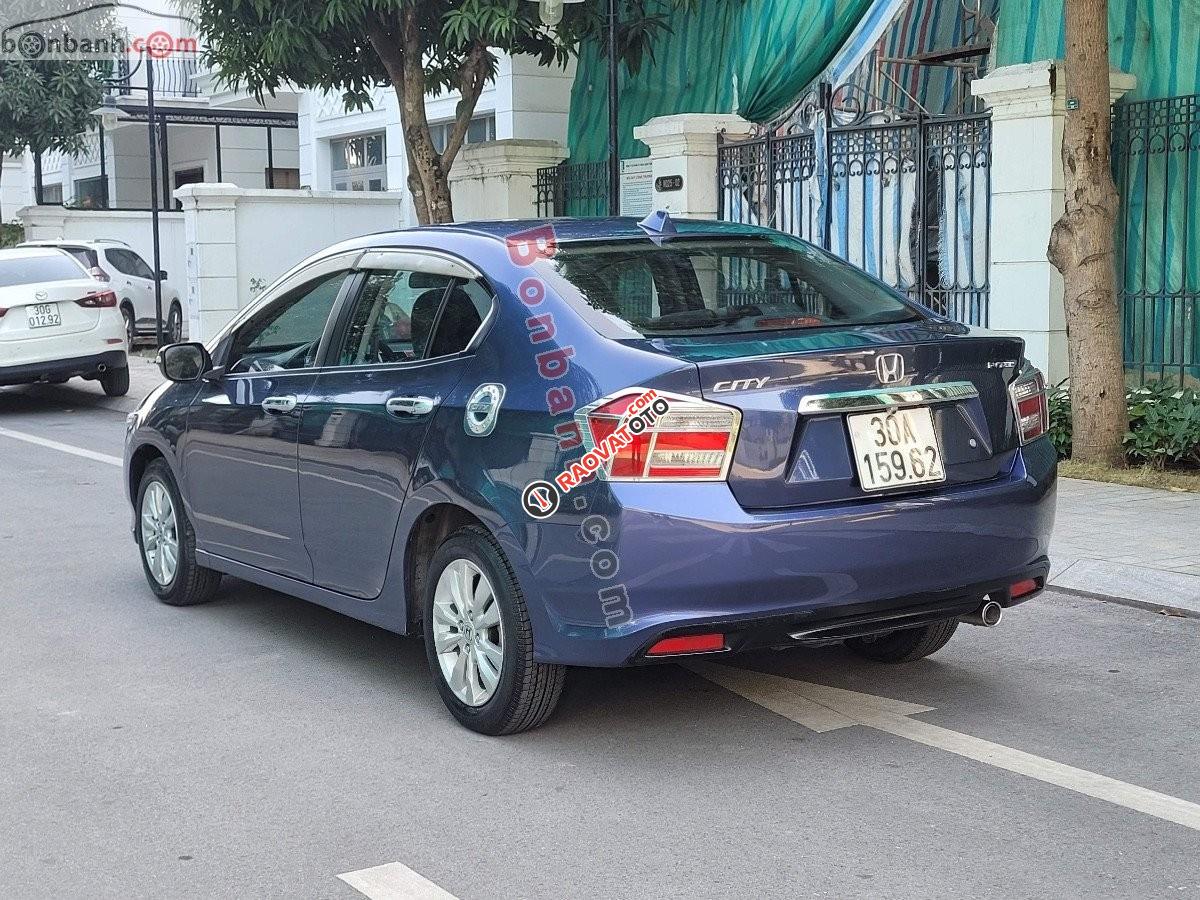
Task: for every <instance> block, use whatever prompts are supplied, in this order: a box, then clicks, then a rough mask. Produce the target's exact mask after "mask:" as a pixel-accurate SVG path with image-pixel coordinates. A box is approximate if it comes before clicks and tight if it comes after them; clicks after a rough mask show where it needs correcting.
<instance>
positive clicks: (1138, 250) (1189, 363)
mask: <svg viewBox="0 0 1200 900" xmlns="http://www.w3.org/2000/svg"><path fill="white" fill-rule="evenodd" d="M1113 166H1114V174H1115V177H1116V182H1117V190H1118V192H1119V193H1120V196H1121V205H1120V211H1119V213H1118V221H1117V286H1118V289H1119V292H1120V302H1121V309H1122V313H1123V330H1124V344H1125V371H1126V376H1127V378H1128V379H1129V381H1130V382H1132V383H1134V384H1142V383H1145V382H1146V381H1153V380H1157V379H1169V380H1174V381H1177V382H1178V383H1179V384H1180V385H1181V386H1184V385H1186V386H1190V387H1200V197H1198V196H1197V195H1198V194H1200V95H1191V96H1186V97H1167V98H1163V99H1159V100H1145V101H1139V102H1135V103H1121V104H1118V105H1117V106H1116V107H1115V109H1114V111H1113Z"/></svg>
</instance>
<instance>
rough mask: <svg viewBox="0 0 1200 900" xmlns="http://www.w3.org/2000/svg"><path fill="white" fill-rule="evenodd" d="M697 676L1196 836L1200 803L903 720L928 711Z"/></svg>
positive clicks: (775, 708) (787, 683) (795, 717)
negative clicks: (1041, 783)
mask: <svg viewBox="0 0 1200 900" xmlns="http://www.w3.org/2000/svg"><path fill="white" fill-rule="evenodd" d="M688 668H690V669H691V670H692V671H693V672H695V673H696V674H697V675H700V676H702V677H704V678H707V679H708V680H709V681H712V682H714V683H716V684H719V685H721V686H722V687H724V688H726V689H728V690H730V691H733V692H734V693H735V694H738V695H740V696H742V697H745V698H746V699H747V700H749V701H751V702H752V703H756V704H758V705H759V706H762V707H764V708H766V709H769V710H771V711H772V712H774V713H778V714H779V715H781V716H784V717H785V718H788V719H791V720H792V721H793V722H796V723H798V724H800V725H803V726H805V727H806V728H809V729H811V730H813V731H817V732H823V731H832V730H833V729H835V728H848V727H850V726H852V725H865V726H867V727H868V728H874V729H877V730H878V731H884V732H887V733H888V734H893V735H895V736H896V737H902V738H906V739H908V740H910V741H915V742H916V743H918V744H924V745H926V746H927V747H936V748H938V749H939V750H945V751H947V752H949V753H954V754H956V755H958V756H963V757H966V758H967V759H973V760H975V761H977V762H981V763H986V764H987V765H989V766H995V767H997V768H999V769H1006V770H1007V771H1009V772H1015V773H1016V774H1018V775H1025V776H1026V777H1028V778H1035V779H1037V780H1038V781H1044V782H1046V783H1047V784H1053V785H1057V786H1058V787H1063V788H1066V789H1067V790H1070V791H1075V792H1076V793H1080V794H1086V795H1087V796H1089V797H1094V798H1096V799H1097V800H1104V801H1105V802H1107V803H1113V804H1115V805H1117V806H1122V807H1124V808H1126V809H1132V810H1135V811H1136V812H1140V813H1145V814H1146V815H1148V816H1154V817H1155V818H1156V819H1163V820H1164V821H1167V822H1174V823H1175V824H1177V825H1183V826H1184V827H1185V828H1191V829H1193V830H1196V831H1200V804H1196V803H1192V802H1190V801H1188V800H1181V799H1179V798H1178V797H1172V796H1170V795H1169V794H1163V793H1159V792H1158V791H1152V790H1150V789H1148V788H1144V787H1139V786H1137V785H1136V784H1129V783H1127V782H1124V781H1118V780H1117V779H1115V778H1109V777H1108V776H1107V775H1097V774H1096V773H1095V772H1089V771H1087V770H1086V769H1077V768H1075V767H1074V766H1068V765H1065V764H1064V763H1060V762H1055V761H1054V760H1052V759H1045V758H1043V757H1040V756H1034V755H1033V754H1032V753H1026V752H1025V751H1023V750H1014V749H1013V748H1012V747H1005V746H1004V745H1003V744H996V743H993V742H992V741H985V740H983V739H982V738H977V737H972V736H971V735H969V734H962V733H961V732H957V731H951V730H950V729H949V728H942V727H941V726H939V725H931V724H929V723H928V722H921V721H918V720H916V719H910V718H908V717H909V716H911V715H914V714H916V713H923V712H929V711H931V709H932V707H929V706H917V705H916V704H912V703H904V702H902V701H899V700H890V699H888V698H886V697H876V696H874V695H872V694H862V693H859V692H858V691H848V690H845V689H843V688H833V687H826V686H825V685H820V684H811V683H810V682H807V681H797V680H795V679H792V678H783V677H780V676H778V675H769V674H766V673H762V672H750V671H748V670H746V669H734V668H731V667H728V666H718V665H714V664H712V663H693V664H691V665H690V666H688Z"/></svg>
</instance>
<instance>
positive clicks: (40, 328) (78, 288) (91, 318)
mask: <svg viewBox="0 0 1200 900" xmlns="http://www.w3.org/2000/svg"><path fill="white" fill-rule="evenodd" d="M105 290H107V288H106V286H105V285H103V284H101V283H100V282H97V281H93V280H91V279H90V278H80V279H75V280H71V281H51V282H40V283H38V284H17V285H11V286H8V287H0V309H3V310H6V312H5V313H4V314H3V315H0V341H19V340H30V339H36V338H45V337H54V336H57V335H63V334H74V333H77V332H80V331H88V330H90V329H92V328H95V327H96V324H97V323H98V322H99V320H100V310H99V309H97V308H95V307H91V308H89V307H83V306H80V305H79V304H78V303H76V302H75V301H77V300H81V299H83V298H84V297H87V296H88V295H89V294H95V293H99V292H102V291H105ZM56 320H57V321H56Z"/></svg>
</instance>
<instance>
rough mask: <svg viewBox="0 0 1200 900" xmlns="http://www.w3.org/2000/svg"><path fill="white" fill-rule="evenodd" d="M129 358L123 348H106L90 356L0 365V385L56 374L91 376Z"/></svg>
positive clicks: (46, 378) (57, 376)
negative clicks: (16, 364)
mask: <svg viewBox="0 0 1200 900" xmlns="http://www.w3.org/2000/svg"><path fill="white" fill-rule="evenodd" d="M128 365H129V360H128V358H127V357H126V355H125V351H124V350H108V351H105V352H104V353H93V354H91V355H90V356H76V357H72V358H71V359H56V360H47V361H45V362H36V363H24V364H22V365H19V366H0V385H11V384H34V383H35V382H38V381H53V380H56V379H60V378H79V377H87V376H90V375H92V376H94V375H97V374H99V373H100V372H102V371H105V370H107V369H124V368H126V367H127V366H128Z"/></svg>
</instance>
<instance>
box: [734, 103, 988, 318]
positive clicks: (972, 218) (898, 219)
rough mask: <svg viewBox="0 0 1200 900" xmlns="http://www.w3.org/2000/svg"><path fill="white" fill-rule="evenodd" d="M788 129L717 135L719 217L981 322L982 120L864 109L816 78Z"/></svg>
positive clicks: (984, 307) (984, 227)
mask: <svg viewBox="0 0 1200 900" xmlns="http://www.w3.org/2000/svg"><path fill="white" fill-rule="evenodd" d="M818 97H819V99H818V100H817V101H816V102H814V103H813V104H812V105H811V106H810V107H809V108H808V109H807V110H806V111H805V110H801V111H800V115H799V120H800V123H799V124H796V125H793V126H791V128H789V129H788V130H787V131H781V130H780V129H772V130H768V131H767V133H765V134H763V135H762V136H761V137H759V138H757V139H754V140H749V141H739V142H736V143H726V144H723V145H722V146H721V147H720V149H719V151H718V160H717V189H718V203H719V217H720V218H722V219H725V220H727V221H734V222H743V223H747V224H758V225H766V226H770V227H773V228H777V229H779V230H781V231H785V232H787V233H789V234H793V235H795V236H796V237H800V238H803V239H804V240H807V241H810V242H812V243H814V244H817V245H818V246H821V247H824V248H826V249H827V250H830V251H831V252H833V253H836V254H837V255H838V256H841V257H842V258H844V259H846V260H848V261H849V262H851V263H853V264H855V265H856V266H859V267H860V268H862V269H864V270H866V271H867V272H870V273H871V274H872V275H874V276H876V277H877V278H880V279H881V280H883V281H885V282H887V283H888V284H890V285H892V286H894V287H896V288H898V289H900V290H902V291H904V292H906V293H907V294H908V295H909V296H911V297H913V298H914V299H916V300H918V301H920V302H921V303H924V304H925V305H927V306H929V307H931V308H932V309H934V310H936V311H938V312H939V313H942V314H944V315H947V316H951V317H953V318H955V319H957V320H959V321H962V322H968V323H971V324H976V325H986V324H987V323H988V295H989V286H988V260H989V254H990V240H989V222H990V218H991V216H990V212H991V210H990V197H991V191H990V173H991V120H990V118H989V117H988V115H987V114H986V113H984V114H975V115H966V116H953V117H928V116H924V115H921V114H915V115H911V116H909V115H905V114H903V113H901V112H898V111H895V110H886V111H881V112H877V113H866V112H864V111H863V109H862V106H861V104H858V103H854V104H851V103H839V102H838V101H837V100H835V98H836V97H837V92H835V91H833V90H832V89H830V88H829V87H827V86H823V87H822V89H821V90H820V91H819V93H818Z"/></svg>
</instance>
